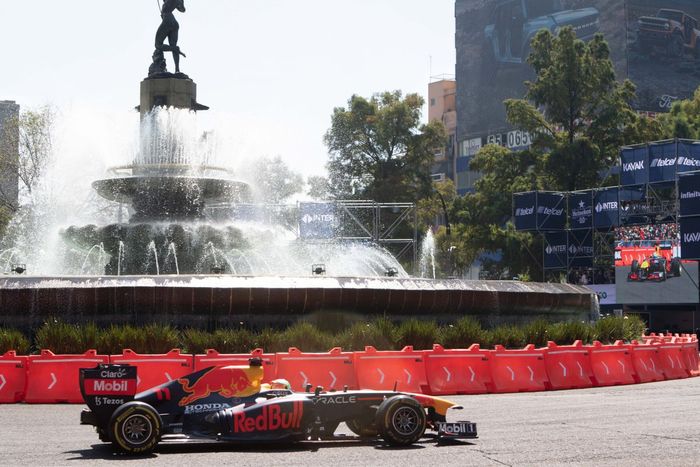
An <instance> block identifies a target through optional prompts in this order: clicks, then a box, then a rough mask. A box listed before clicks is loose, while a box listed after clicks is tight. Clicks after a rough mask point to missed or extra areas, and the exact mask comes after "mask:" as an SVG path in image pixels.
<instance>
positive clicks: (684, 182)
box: [678, 173, 700, 216]
mask: <svg viewBox="0 0 700 467" xmlns="http://www.w3.org/2000/svg"><path fill="white" fill-rule="evenodd" d="M678 198H679V202H680V215H681V216H700V173H692V174H683V175H681V176H679V177H678Z"/></svg>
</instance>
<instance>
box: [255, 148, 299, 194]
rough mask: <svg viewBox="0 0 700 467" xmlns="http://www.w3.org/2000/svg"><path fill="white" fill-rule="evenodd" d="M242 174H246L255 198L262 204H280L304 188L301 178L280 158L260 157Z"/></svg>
mask: <svg viewBox="0 0 700 467" xmlns="http://www.w3.org/2000/svg"><path fill="white" fill-rule="evenodd" d="M244 172H248V173H247V175H248V178H249V179H250V181H251V184H252V189H253V193H254V195H255V197H256V198H257V200H258V201H260V202H264V203H270V204H279V203H282V202H283V201H284V200H286V199H288V198H289V197H291V196H292V195H294V194H296V193H300V192H301V191H302V188H303V186H304V179H303V177H302V176H301V175H300V174H299V173H297V172H294V171H293V170H291V169H290V168H289V166H288V165H287V164H286V163H285V162H284V161H283V160H282V158H281V157H280V156H275V157H268V156H265V157H261V158H259V159H257V160H255V161H254V162H253V164H252V165H251V166H250V167H248V170H247V171H245V170H244Z"/></svg>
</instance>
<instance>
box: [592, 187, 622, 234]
mask: <svg viewBox="0 0 700 467" xmlns="http://www.w3.org/2000/svg"><path fill="white" fill-rule="evenodd" d="M618 195H619V190H618V188H617V187H612V188H602V189H600V190H596V191H595V193H594V195H593V211H594V213H593V226H594V227H595V228H596V229H607V228H610V227H615V226H617V225H618V224H619V223H620V211H619V208H620V202H619V199H618Z"/></svg>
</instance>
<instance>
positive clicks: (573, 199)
mask: <svg viewBox="0 0 700 467" xmlns="http://www.w3.org/2000/svg"><path fill="white" fill-rule="evenodd" d="M569 227H570V228H572V229H590V228H591V227H593V191H590V190H589V191H577V192H573V193H570V194H569Z"/></svg>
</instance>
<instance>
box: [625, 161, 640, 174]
mask: <svg viewBox="0 0 700 467" xmlns="http://www.w3.org/2000/svg"><path fill="white" fill-rule="evenodd" d="M637 170H644V161H636V162H628V163H626V164H622V171H623V172H635V171H637Z"/></svg>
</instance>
